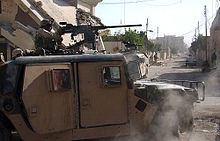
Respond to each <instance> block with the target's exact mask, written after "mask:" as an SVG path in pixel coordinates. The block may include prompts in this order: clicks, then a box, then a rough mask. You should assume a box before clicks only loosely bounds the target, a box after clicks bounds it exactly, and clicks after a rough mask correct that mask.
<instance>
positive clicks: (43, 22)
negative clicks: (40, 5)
mask: <svg viewBox="0 0 220 141" xmlns="http://www.w3.org/2000/svg"><path fill="white" fill-rule="evenodd" d="M53 21H54V20H53V19H50V20H49V19H43V20H42V21H41V22H40V27H44V26H47V25H50V26H51V25H52V24H53Z"/></svg>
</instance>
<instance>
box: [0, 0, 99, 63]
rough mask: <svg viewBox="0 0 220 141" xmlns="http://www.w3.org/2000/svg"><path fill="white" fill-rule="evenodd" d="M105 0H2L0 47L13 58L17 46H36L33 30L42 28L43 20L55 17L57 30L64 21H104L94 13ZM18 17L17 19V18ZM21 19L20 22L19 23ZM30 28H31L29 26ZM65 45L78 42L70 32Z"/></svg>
mask: <svg viewBox="0 0 220 141" xmlns="http://www.w3.org/2000/svg"><path fill="white" fill-rule="evenodd" d="M101 1H102V0H93V1H91V0H1V1H0V5H1V8H0V35H1V36H0V51H1V52H3V54H4V56H5V59H6V60H9V59H10V58H11V50H12V49H13V48H16V47H20V48H22V49H34V35H33V33H34V32H33V33H30V32H29V30H31V31H34V30H36V29H38V27H39V24H40V21H41V20H42V19H45V18H48V19H50V18H53V19H54V20H55V24H54V27H53V30H57V29H58V28H59V22H60V21H66V22H67V23H70V24H73V25H77V24H80V23H88V22H90V23H91V24H100V23H101V21H100V19H99V18H97V17H95V16H94V13H95V6H96V5H97V4H98V3H99V2H101ZM15 21H16V22H15ZM18 22H19V24H18ZM27 29H28V30H27ZM62 37H63V39H64V40H63V43H64V44H65V45H70V44H75V42H76V40H77V39H78V38H81V37H80V36H79V37H76V40H75V41H74V40H71V37H70V35H63V36H62Z"/></svg>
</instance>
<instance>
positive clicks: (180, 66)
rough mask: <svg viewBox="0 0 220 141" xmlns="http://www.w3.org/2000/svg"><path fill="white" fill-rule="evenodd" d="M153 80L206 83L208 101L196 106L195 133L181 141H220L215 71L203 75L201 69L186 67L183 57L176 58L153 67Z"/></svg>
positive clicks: (219, 102) (149, 77) (151, 72)
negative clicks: (218, 137)
mask: <svg viewBox="0 0 220 141" xmlns="http://www.w3.org/2000/svg"><path fill="white" fill-rule="evenodd" d="M152 78H159V79H172V80H178V79H179V80H197V81H204V82H205V83H206V99H205V101H204V102H200V103H196V104H195V109H194V128H193V132H192V133H187V134H183V135H182V139H181V140H185V139H186V138H190V141H198V140H199V141H215V140H217V141H220V139H217V137H216V131H217V129H218V128H219V124H218V123H220V120H219V119H220V90H219V79H218V75H217V73H216V72H215V71H212V72H209V73H202V72H201V70H200V68H197V67H186V66H185V59H184V58H183V57H176V58H174V59H170V60H166V61H164V62H163V65H161V66H151V67H150V69H149V75H148V79H152ZM219 78H220V77H219Z"/></svg>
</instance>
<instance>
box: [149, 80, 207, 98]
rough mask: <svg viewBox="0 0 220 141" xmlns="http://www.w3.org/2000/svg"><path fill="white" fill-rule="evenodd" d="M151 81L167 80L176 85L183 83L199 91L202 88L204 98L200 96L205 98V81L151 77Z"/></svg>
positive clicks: (182, 84)
mask: <svg viewBox="0 0 220 141" xmlns="http://www.w3.org/2000/svg"><path fill="white" fill-rule="evenodd" d="M151 81H156V82H167V83H171V84H176V85H181V86H184V87H188V88H192V89H197V91H198V92H199V89H201V90H202V98H199V100H200V101H204V100H205V83H204V82H199V81H189V80H168V79H156V78H154V79H151Z"/></svg>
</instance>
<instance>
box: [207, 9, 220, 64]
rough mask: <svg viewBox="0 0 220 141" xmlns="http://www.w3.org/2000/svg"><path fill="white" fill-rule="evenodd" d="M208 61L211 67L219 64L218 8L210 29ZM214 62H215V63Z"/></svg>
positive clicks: (219, 29) (219, 24)
mask: <svg viewBox="0 0 220 141" xmlns="http://www.w3.org/2000/svg"><path fill="white" fill-rule="evenodd" d="M208 60H209V64H210V65H211V66H215V65H216V61H217V63H218V64H219V63H220V8H219V9H218V11H217V14H216V17H215V19H214V20H213V22H212V26H211V28H210V45H209V47H208ZM215 60H216V61H215Z"/></svg>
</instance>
